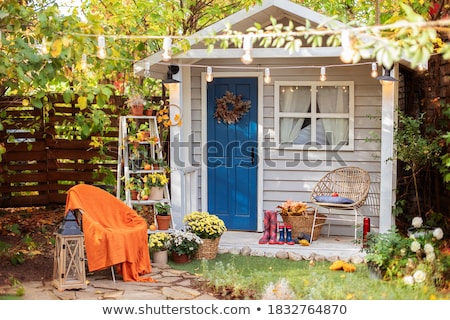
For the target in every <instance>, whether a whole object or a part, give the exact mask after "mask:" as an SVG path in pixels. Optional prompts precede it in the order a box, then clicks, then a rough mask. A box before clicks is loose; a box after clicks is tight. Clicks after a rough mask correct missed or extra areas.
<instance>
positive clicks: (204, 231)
mask: <svg viewBox="0 0 450 320" xmlns="http://www.w3.org/2000/svg"><path fill="white" fill-rule="evenodd" d="M183 222H184V223H185V224H186V225H187V229H188V230H190V231H192V232H193V233H195V234H196V235H197V236H199V237H200V238H202V239H216V238H219V237H220V236H222V234H223V233H224V232H225V231H226V230H227V228H226V227H225V223H224V222H223V220H222V219H220V218H219V217H218V216H216V215H214V214H210V213H208V212H200V211H193V212H191V213H190V214H188V215H186V216H185V217H184V219H183Z"/></svg>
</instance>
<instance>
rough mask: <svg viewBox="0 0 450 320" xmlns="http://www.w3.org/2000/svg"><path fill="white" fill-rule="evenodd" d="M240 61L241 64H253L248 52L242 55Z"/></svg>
mask: <svg viewBox="0 0 450 320" xmlns="http://www.w3.org/2000/svg"><path fill="white" fill-rule="evenodd" d="M241 61H242V63H243V64H250V63H252V62H253V58H252V54H251V52H250V50H248V51H245V52H244V55H243V56H242V58H241Z"/></svg>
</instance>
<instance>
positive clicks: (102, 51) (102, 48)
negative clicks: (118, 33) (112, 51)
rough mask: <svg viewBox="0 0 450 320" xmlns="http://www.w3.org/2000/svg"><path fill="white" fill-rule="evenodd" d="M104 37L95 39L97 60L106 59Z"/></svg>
mask: <svg viewBox="0 0 450 320" xmlns="http://www.w3.org/2000/svg"><path fill="white" fill-rule="evenodd" d="M105 45H106V44H105V37H104V36H98V39H97V46H98V49H97V57H98V58H99V59H105V57H106V49H105Z"/></svg>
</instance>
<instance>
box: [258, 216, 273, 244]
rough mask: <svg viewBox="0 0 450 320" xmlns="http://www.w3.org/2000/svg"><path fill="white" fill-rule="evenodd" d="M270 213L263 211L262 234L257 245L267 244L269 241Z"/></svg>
mask: <svg viewBox="0 0 450 320" xmlns="http://www.w3.org/2000/svg"><path fill="white" fill-rule="evenodd" d="M270 219H271V218H270V213H269V211H268V210H264V233H263V236H262V237H261V239H259V242H258V243H259V244H267V243H268V242H269V240H270Z"/></svg>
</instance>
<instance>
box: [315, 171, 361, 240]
mask: <svg viewBox="0 0 450 320" xmlns="http://www.w3.org/2000/svg"><path fill="white" fill-rule="evenodd" d="M369 187H370V176H369V173H368V172H367V171H365V170H363V169H361V168H358V167H341V168H338V169H335V170H333V171H330V172H329V173H327V174H326V175H325V176H324V177H323V178H322V179H321V180H320V181H319V182H318V183H317V184H316V186H315V187H314V189H313V191H312V192H311V202H312V203H313V204H315V205H317V206H319V207H323V208H326V209H328V214H326V217H327V219H326V222H324V223H322V225H323V224H328V235H329V234H330V220H331V221H333V220H334V221H347V222H352V224H353V226H354V227H355V239H356V238H357V227H358V215H359V209H360V208H361V207H362V206H363V205H364V203H365V201H366V199H367V195H368V194H369ZM336 209H337V210H352V211H353V214H352V215H351V216H350V215H349V214H345V213H338V214H334V213H333V210H336ZM317 215H318V210H315V214H314V220H313V225H312V230H311V231H313V230H314V228H315V227H316V220H317V219H318V218H319V217H317ZM322 216H323V215H322ZM311 234H312V233H311Z"/></svg>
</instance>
